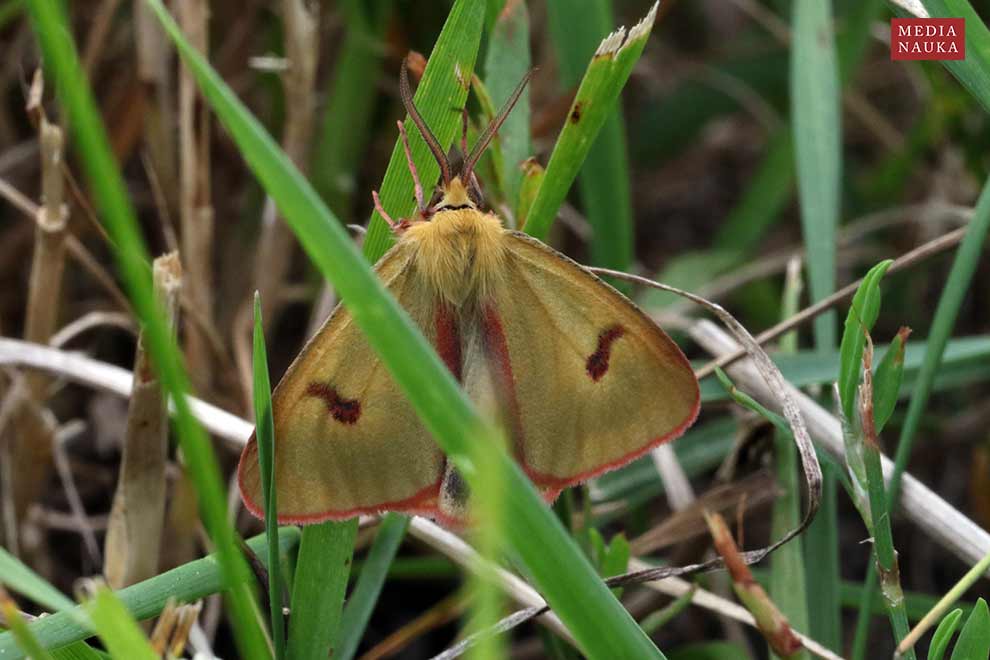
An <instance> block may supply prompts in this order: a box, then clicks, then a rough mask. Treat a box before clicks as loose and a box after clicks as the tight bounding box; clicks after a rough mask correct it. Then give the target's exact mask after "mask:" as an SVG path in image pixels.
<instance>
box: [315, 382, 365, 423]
mask: <svg viewBox="0 0 990 660" xmlns="http://www.w3.org/2000/svg"><path fill="white" fill-rule="evenodd" d="M306 394H308V395H309V396H314V397H316V398H318V399H322V400H323V403H325V404H326V406H327V410H328V411H329V412H330V414H331V415H332V416H333V418H334V419H335V420H337V421H338V422H340V423H341V424H354V423H356V422H357V421H358V418H359V417H361V402H360V401H358V400H357V399H345V398H344V397H342V396H340V395H339V394H338V393H337V390H336V389H335V388H334V387H333V385H328V384H327V383H310V384H309V387H307V388H306Z"/></svg>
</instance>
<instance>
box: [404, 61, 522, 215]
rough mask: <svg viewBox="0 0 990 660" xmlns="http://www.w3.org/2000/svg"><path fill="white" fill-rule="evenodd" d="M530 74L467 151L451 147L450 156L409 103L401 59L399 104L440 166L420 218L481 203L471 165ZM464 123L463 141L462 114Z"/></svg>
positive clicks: (481, 151)
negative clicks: (438, 178) (428, 200)
mask: <svg viewBox="0 0 990 660" xmlns="http://www.w3.org/2000/svg"><path fill="white" fill-rule="evenodd" d="M532 75H533V72H532V71H528V72H527V73H526V75H525V76H523V79H522V80H521V81H520V82H519V84H518V85H517V86H516V89H515V90H514V91H513V92H512V95H511V96H509V99H508V100H507V101H506V102H505V105H503V106H502V109H501V110H499V112H498V114H497V115H495V118H494V119H492V121H491V123H490V124H488V126H487V128H485V130H484V131H482V133H481V135H480V136H479V137H478V141H477V142H476V143H475V145H474V148H473V149H471V153H470V154H467V155H464V154H461V153H460V152H459V151H458V150H457V149H456V148H455V149H452V150H451V156H450V157H448V156H447V155H446V154H444V152H443V148H442V147H441V146H440V141H439V140H437V138H436V136H435V135H433V132H432V131H431V130H430V127H429V126H427V125H426V121H425V120H424V119H423V116H422V115H420V114H419V110H418V109H417V108H416V104H415V103H413V97H412V91H411V90H410V88H409V73H408V71H407V67H406V62H405V61H403V63H402V70H401V72H400V74H399V95H400V96H401V97H402V103H403V105H405V106H406V111H407V112H408V113H409V117H410V118H411V119H412V120H413V123H415V124H416V128H418V129H419V132H420V135H422V136H423V140H425V141H426V145H427V146H428V147H429V148H430V153H432V154H433V158H434V159H435V160H436V161H437V165H439V166H440V181H439V183H438V184H437V188H436V192H435V193H434V195H433V198H432V199H431V200H430V203H429V204H428V205H427V208H425V209H421V212H422V213H423V215H424V217H429V216H431V215H433V214H434V213H436V212H439V211H444V210H456V209H464V208H471V209H477V208H479V207H480V206H482V205H483V204H484V196H483V194H482V192H481V186H480V185H479V184H478V177H476V176H475V174H474V168H475V166H476V165H477V164H478V161H479V160H481V156H482V155H483V154H484V153H485V150H486V149H487V148H488V145H490V144H491V142H492V140H493V139H494V138H495V134H496V133H497V132H498V129H499V128H500V127H501V126H502V124H503V123H504V122H505V119H506V117H508V116H509V112H511V111H512V107H513V106H514V105H515V104H516V101H518V100H519V97H520V96H521V95H522V93H523V90H524V89H525V88H526V83H528V82H529V79H530V77H532ZM464 122H465V123H464V132H465V139H464V142H466V134H467V118H466V115H465V120H464Z"/></svg>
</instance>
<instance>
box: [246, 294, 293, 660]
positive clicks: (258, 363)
mask: <svg viewBox="0 0 990 660" xmlns="http://www.w3.org/2000/svg"><path fill="white" fill-rule="evenodd" d="M253 339H254V342H253V343H254V363H253V375H254V379H253V381H254V382H253V384H254V388H253V389H254V397H253V399H254V420H255V438H256V440H257V443H258V463H259V466H260V469H261V492H262V498H263V499H264V502H265V533H266V534H267V536H268V608H269V622H270V626H271V632H272V645H273V649H274V651H275V660H282V659H283V658H284V657H285V617H284V615H283V614H282V575H281V566H280V564H281V561H279V543H278V517H277V516H276V515H275V512H276V511H278V489H277V488H276V484H275V429H274V420H273V418H272V386H271V382H270V381H269V379H268V351H267V350H266V348H265V331H264V326H263V325H262V319H261V295H260V294H259V293H258V292H257V291H256V292H255V294H254V338H253Z"/></svg>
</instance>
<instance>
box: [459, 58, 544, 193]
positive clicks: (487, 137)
mask: <svg viewBox="0 0 990 660" xmlns="http://www.w3.org/2000/svg"><path fill="white" fill-rule="evenodd" d="M535 70H536V69H530V70H529V71H527V72H526V75H524V76H523V78H522V80H520V81H519V84H518V85H516V88H515V90H513V92H512V96H510V97H509V100H508V101H506V102H505V105H503V106H502V109H501V110H499V111H498V114H497V115H495V119H492V123H490V124H488V128H486V129H485V132H484V133H482V134H481V137H479V138H478V141H477V142H475V144H474V149H472V150H471V155H470V156H468V157H467V160H465V161H464V170H463V171H462V174H461V179H462V180H464V181H465V182H467V180H469V179H470V178H471V174H472V172H473V170H474V166H475V165H477V164H478V161H479V160H480V159H481V155H482V154H483V153H485V149H487V148H488V145H489V144H490V143H491V141H492V138H494V137H495V133H497V132H498V129H499V128H501V127H502V124H504V123H505V120H506V118H507V117H508V116H509V113H510V112H512V108H513V106H515V104H516V102H517V101H518V100H519V97H520V96H522V93H523V90H524V89H526V83H528V82H529V79H530V78H532V77H533V72H534V71H535Z"/></svg>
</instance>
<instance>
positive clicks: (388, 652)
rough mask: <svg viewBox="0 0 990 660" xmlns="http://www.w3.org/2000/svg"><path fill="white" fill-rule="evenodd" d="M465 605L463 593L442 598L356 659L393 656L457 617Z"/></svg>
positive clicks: (378, 658)
mask: <svg viewBox="0 0 990 660" xmlns="http://www.w3.org/2000/svg"><path fill="white" fill-rule="evenodd" d="M467 605H468V599H467V598H466V596H465V595H464V594H463V593H455V594H454V595H453V596H448V597H447V598H444V599H443V600H441V601H440V602H439V603H437V604H436V605H434V606H433V607H431V608H429V609H427V610H426V611H425V612H423V613H422V614H420V615H419V616H417V617H416V618H415V619H413V620H412V621H410V622H409V623H407V624H405V625H403V626H402V627H401V628H399V629H398V630H396V631H394V632H393V633H391V634H390V635H389V636H388V637H386V638H385V639H383V640H382V641H380V642H378V643H377V644H375V645H374V646H373V647H371V648H370V649H368V651H367V652H366V653H365V654H364V655H362V656H360V658H359V659H358V660H384V659H385V658H391V657H393V656H395V655H396V654H398V653H400V652H401V651H402V650H403V649H404V648H406V647H407V646H409V644H410V643H412V642H413V641H415V640H416V639H417V638H419V637H422V636H423V635H425V634H426V633H428V632H430V631H431V630H433V629H435V628H439V627H440V626H443V625H446V624H448V623H450V622H452V621H454V620H456V619H457V618H459V617H460V616H461V615H462V614H463V613H464V611H465V610H466V609H467ZM440 657H441V656H437V657H435V658H434V659H433V660H439V658H440Z"/></svg>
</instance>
